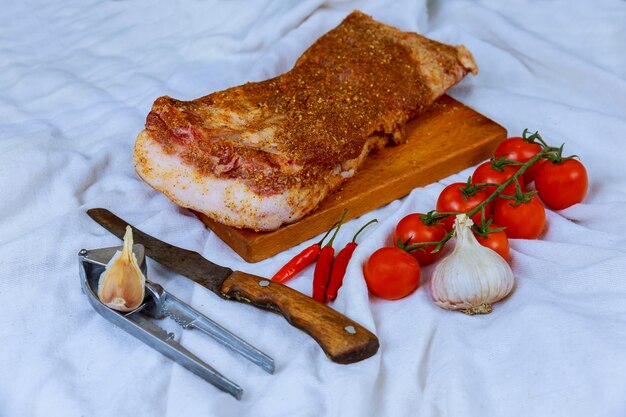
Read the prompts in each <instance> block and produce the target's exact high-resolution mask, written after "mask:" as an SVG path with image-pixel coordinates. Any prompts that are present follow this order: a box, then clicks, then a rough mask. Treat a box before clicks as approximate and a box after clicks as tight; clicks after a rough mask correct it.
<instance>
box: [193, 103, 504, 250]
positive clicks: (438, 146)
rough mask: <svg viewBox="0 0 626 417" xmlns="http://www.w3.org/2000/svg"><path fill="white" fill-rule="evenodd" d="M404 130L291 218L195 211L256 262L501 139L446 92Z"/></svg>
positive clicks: (443, 173) (451, 168) (482, 153)
mask: <svg viewBox="0 0 626 417" xmlns="http://www.w3.org/2000/svg"><path fill="white" fill-rule="evenodd" d="M406 132H407V142H406V143H404V144H402V145H398V146H388V147H386V148H384V149H382V150H381V151H378V152H376V153H375V154H372V155H370V156H369V157H368V158H367V159H366V161H365V163H364V164H363V166H362V167H361V168H360V169H359V171H358V172H357V174H356V175H355V176H354V177H352V178H350V179H349V180H347V181H346V182H345V183H344V184H343V185H342V187H341V188H340V189H338V190H337V191H335V192H334V193H333V194H331V195H330V196H328V197H327V198H326V199H325V200H324V201H322V203H321V204H320V206H319V207H318V208H317V209H316V210H315V211H314V212H312V213H310V214H309V215H307V216H306V217H304V218H303V219H301V220H300V221H298V222H296V223H293V224H289V225H286V226H282V227H281V228H280V229H278V230H275V231H272V232H255V231H253V230H250V229H237V228H234V227H230V226H225V225H223V224H221V223H217V222H215V221H213V220H211V219H210V218H208V217H207V216H205V215H203V214H201V213H196V215H197V216H198V217H199V218H200V219H201V220H202V221H203V222H204V223H205V224H206V225H207V226H208V227H209V228H210V229H211V230H213V231H214V232H215V233H216V234H217V235H218V236H219V237H220V238H221V239H222V240H223V241H224V242H226V243H227V244H228V245H229V246H230V247H231V248H232V249H233V250H234V251H235V252H237V253H238V254H239V255H240V256H241V257H242V258H243V259H245V260H246V261H248V262H258V261H260V260H262V259H265V258H269V257H270V256H273V255H275V254H277V253H279V252H282V251H283V250H285V249H288V248H291V247H292V246H294V245H297V244H298V243H301V242H304V241H305V240H307V239H310V238H312V237H314V236H317V235H319V234H320V233H322V232H325V231H326V230H328V229H329V228H330V227H331V226H332V225H333V224H334V223H335V222H336V221H338V220H339V218H340V217H341V215H342V213H343V210H344V209H345V208H347V209H348V213H347V215H346V221H348V220H350V219H353V218H356V217H359V216H361V215H362V214H364V213H367V212H369V211H371V210H374V209H376V208H378V207H381V206H383V205H385V204H387V203H389V202H391V201H393V200H396V199H399V198H401V197H404V196H405V195H407V194H408V193H410V192H411V190H413V189H414V188H416V187H421V186H424V185H427V184H430V183H432V182H435V181H437V180H440V179H441V178H445V177H447V176H449V175H452V174H454V173H456V172H459V171H461V170H462V169H464V168H467V167H469V166H472V165H475V164H477V163H479V162H481V161H483V160H485V159H488V158H489V157H490V156H491V155H492V154H493V152H494V150H495V148H496V147H497V145H498V144H499V143H500V142H501V141H502V140H504V139H505V138H506V130H505V129H504V128H503V127H502V126H500V125H499V124H497V123H495V122H494V121H492V120H490V119H488V118H487V117H485V116H483V115H482V114H480V113H477V112H476V111H474V110H472V109H470V108H469V107H467V106H465V105H463V104H462V103H460V102H458V101H456V100H454V99H453V98H451V97H449V96H443V97H442V98H440V99H439V100H438V101H437V102H436V103H435V104H434V106H433V107H432V109H431V110H430V111H428V112H427V113H424V114H423V115H421V116H419V117H418V118H417V119H415V120H413V121H411V122H410V123H409V124H408V125H407V130H406ZM433 209H434V207H433Z"/></svg>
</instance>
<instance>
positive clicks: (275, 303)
mask: <svg viewBox="0 0 626 417" xmlns="http://www.w3.org/2000/svg"><path fill="white" fill-rule="evenodd" d="M222 293H223V294H224V296H226V297H229V298H233V299H235V300H237V301H242V302H247V303H251V304H253V305H255V306H257V307H260V308H263V309H267V310H271V311H274V312H276V313H279V314H282V315H283V316H284V317H285V319H287V321H289V322H290V323H291V324H292V325H293V326H295V327H297V328H299V329H301V330H302V331H304V332H306V333H307V334H309V335H310V336H311V337H313V339H315V340H316V341H317V343H319V345H320V346H321V348H322V349H323V350H324V352H325V353H326V355H327V356H328V357H329V358H330V360H332V361H333V362H337V363H344V364H348V363H354V362H358V361H360V360H363V359H366V358H369V357H370V356H372V355H374V354H375V353H376V351H377V350H378V346H379V344H378V339H377V338H376V336H375V335H374V334H373V333H371V332H370V331H369V330H367V329H365V328H364V327H363V326H361V325H359V324H358V323H356V322H354V321H352V320H350V319H349V318H347V317H346V316H344V315H342V314H341V313H339V312H337V311H335V310H333V309H332V308H330V307H328V306H326V305H324V304H321V303H318V302H317V301H315V300H313V299H312V298H309V297H307V296H306V295H304V294H301V293H299V292H298V291H296V290H293V289H291V288H289V287H287V286H284V285H281V284H278V283H275V282H272V281H270V280H267V279H264V278H261V277H258V276H255V275H251V274H246V273H244V272H241V271H235V272H233V274H232V275H231V276H230V277H228V278H227V279H226V280H225V281H224V283H223V284H222Z"/></svg>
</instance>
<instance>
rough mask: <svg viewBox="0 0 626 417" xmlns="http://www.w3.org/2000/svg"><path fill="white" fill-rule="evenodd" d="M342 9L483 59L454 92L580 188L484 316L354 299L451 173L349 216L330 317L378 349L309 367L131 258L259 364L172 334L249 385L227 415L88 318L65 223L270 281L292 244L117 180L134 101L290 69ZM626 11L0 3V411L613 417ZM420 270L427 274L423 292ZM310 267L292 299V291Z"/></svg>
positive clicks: (310, 352)
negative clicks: (187, 252) (577, 178)
mask: <svg viewBox="0 0 626 417" xmlns="http://www.w3.org/2000/svg"><path fill="white" fill-rule="evenodd" d="M355 8H359V9H361V10H363V11H364V12H366V13H369V14H371V15H373V16H374V17H375V18H377V19H378V20H381V21H383V22H385V23H389V24H393V25H396V26H398V27H400V28H402V29H404V30H410V31H418V32H421V33H424V34H426V35H427V36H430V37H432V38H434V39H437V40H440V41H444V42H447V43H453V44H461V43H462V44H464V45H466V46H467V47H468V48H469V49H470V50H471V51H472V53H473V54H474V56H475V58H476V60H477V62H478V65H479V67H480V74H479V75H478V76H477V77H471V76H470V77H468V78H467V79H465V80H464V81H463V82H462V83H461V84H460V85H459V86H457V87H455V88H454V89H452V90H451V92H450V94H451V95H452V96H454V97H455V98H457V99H459V100H461V101H462V102H464V103H466V104H467V105H469V106H471V107H473V108H475V109H476V110H478V111H480V112H482V113H483V114H485V115H487V116H489V117H491V118H492V119H494V120H496V121H497V122H499V123H500V124H502V125H503V126H505V127H506V128H507V129H508V131H509V132H510V134H511V135H519V134H520V133H521V131H522V130H523V129H524V128H525V127H529V128H530V129H532V130H535V129H538V130H539V131H540V132H541V133H542V135H543V136H544V138H546V139H547V140H548V141H549V142H551V143H553V144H560V143H562V142H565V143H566V149H567V152H569V153H574V154H577V155H580V157H581V159H582V161H583V162H584V163H585V165H586V166H587V167H588V170H589V175H590V179H591V182H590V188H589V193H588V196H587V198H586V200H585V201H584V203H583V204H580V205H577V206H575V207H572V208H570V209H567V210H565V211H562V212H552V211H549V212H548V215H547V222H548V225H547V228H546V231H545V233H544V234H543V235H542V236H541V238H540V239H538V240H533V241H523V240H515V241H512V258H513V259H512V267H513V270H514V272H515V276H516V278H517V288H516V290H515V292H514V293H513V295H512V296H511V297H510V298H508V299H507V300H506V301H505V302H503V303H501V304H497V305H496V306H495V310H494V312H493V313H492V314H491V315H487V316H475V317H468V316H465V315H462V314H460V313H451V312H447V311H444V310H441V309H439V308H437V307H436V306H435V305H434V304H433V303H432V301H431V299H430V296H429V294H428V291H427V286H426V285H422V286H421V287H420V288H419V290H418V291H417V292H415V293H414V294H412V295H411V296H409V297H407V298H405V299H403V300H400V301H394V302H389V301H383V300H380V299H376V298H374V297H370V296H369V295H368V292H367V289H366V286H365V284H364V282H363V278H362V273H361V265H362V264H363V262H364V261H365V259H367V257H368V255H369V254H370V253H372V252H373V251H374V250H375V249H376V248H378V247H380V246H382V245H385V244H387V243H388V242H389V235H390V233H391V232H392V230H393V227H394V224H395V223H396V222H397V221H398V220H399V219H400V218H402V217H403V216H404V215H406V214H408V213H410V212H413V211H425V210H429V209H432V208H434V205H435V200H436V198H437V195H438V193H439V192H440V191H441V190H442V188H443V187H444V186H445V185H446V184H449V183H451V182H454V181H458V180H464V179H465V178H466V177H467V175H469V174H470V173H471V168H468V169H467V170H465V171H463V172H461V173H459V174H457V175H453V176H451V177H449V178H446V179H444V180H442V181H441V182H438V183H435V184H432V185H430V186H428V187H425V188H421V189H416V190H414V191H413V192H412V193H411V194H410V195H409V196H407V197H405V198H403V199H401V200H398V201H394V202H392V203H391V204H389V205H387V206H385V207H383V208H380V209H378V210H376V211H374V212H372V213H369V214H367V215H364V216H363V217H362V218H361V219H359V220H356V221H351V222H349V223H348V224H346V225H345V227H344V228H343V229H342V232H341V233H340V235H339V237H338V239H337V241H336V244H337V246H341V245H343V244H345V243H346V242H347V241H348V240H349V239H350V238H351V236H352V235H353V233H354V231H355V230H356V229H357V228H358V227H359V226H360V225H362V224H363V223H364V222H365V221H366V220H369V219H371V218H374V217H377V218H378V219H380V220H381V221H380V223H379V224H378V226H376V227H375V228H372V229H370V230H369V231H368V232H367V233H366V235H365V236H363V237H364V239H363V242H362V244H361V245H360V246H359V247H358V249H357V251H356V253H355V255H354V258H353V260H352V261H351V263H350V265H349V268H348V272H347V278H346V282H345V285H344V287H343V288H342V290H341V291H340V294H339V298H338V299H337V301H336V302H335V303H334V305H333V306H334V307H335V308H336V309H337V310H339V311H341V312H343V313H345V314H347V315H348V316H350V317H352V318H353V319H355V320H356V321H358V322H360V323H362V324H363V325H365V326H366V327H368V328H369V329H371V330H373V331H374V332H375V333H376V334H377V335H378V337H379V338H380V342H381V349H380V352H379V353H378V354H377V355H376V356H374V357H372V358H370V359H368V360H366V361H363V362H360V363H358V364H354V365H349V366H341V365H336V364H333V363H331V362H329V361H328V360H327V359H326V358H325V356H324V354H323V353H322V351H321V350H320V349H319V348H318V346H317V345H316V344H315V343H314V342H313V341H312V339H310V338H309V337H307V336H306V335H304V334H303V333H301V332H299V331H297V330H295V329H293V328H291V327H290V326H288V325H287V324H286V323H285V322H284V321H283V320H282V318H280V317H278V316H276V315H273V314H269V313H266V312H263V311H261V310H257V309H254V308H251V307H246V306H244V305H241V304H238V303H229V302H225V301H223V300H221V299H219V298H218V297H216V296H215V295H213V294H212V293H210V292H208V291H206V290H205V289H203V288H201V287H197V286H194V285H192V284H191V283H190V282H187V281H186V280H185V279H182V278H180V277H176V276H175V275H174V274H172V273H169V272H168V271H166V270H165V269H163V268H160V267H158V266H157V265H155V264H150V266H149V270H150V277H151V278H152V279H154V280H155V281H159V282H161V283H163V284H164V285H165V286H166V288H167V289H168V290H170V291H171V292H172V293H174V294H176V295H177V296H178V297H179V298H181V299H183V300H185V301H187V302H189V303H191V304H193V305H194V306H195V307H197V308H198V309H199V310H201V311H203V312H205V313H206V314H207V315H209V316H210V317H212V318H213V319H215V320H216V321H218V322H220V323H222V324H223V325H225V326H226V327H228V328H229V329H231V330H233V331H235V332H237V333H238V334H240V335H241V336H243V337H244V338H245V339H247V340H249V341H251V342H252V343H253V344H255V345H256V346H258V347H259V348H261V349H262V350H264V351H266V352H267V353H269V354H270V355H271V356H273V357H274V358H275V359H276V363H277V370H276V373H275V374H274V375H268V374H266V373H264V372H263V371H262V370H260V369H259V368H257V367H256V366H254V365H252V364H250V363H248V362H247V361H244V360H242V359H240V358H239V357H237V356H235V355H233V354H232V353H230V352H228V351H226V350H225V349H224V348H222V347H220V346H219V345H217V344H216V343H214V342H212V341H211V340H210V339H208V338H207V337H205V336H204V335H202V334H197V333H196V332H193V331H187V332H185V333H184V334H183V332H182V331H181V330H180V329H177V328H176V327H175V326H173V327H172V329H175V330H174V331H175V332H176V338H177V340H180V341H181V342H182V343H183V344H184V345H186V346H187V347H188V348H189V349H190V350H192V351H194V352H196V353H198V354H199V356H200V357H202V358H203V359H205V360H206V361H207V362H209V363H211V364H213V365H214V366H215V367H216V368H217V369H218V370H221V371H222V372H223V373H224V374H225V375H226V376H228V377H230V378H232V379H233V380H235V381H236V382H238V383H239V384H240V385H242V386H243V388H244V389H245V394H244V397H243V399H242V400H241V401H236V400H234V399H233V398H231V397H230V396H228V395H226V394H223V393H221V392H219V391H218V390H216V389H215V388H214V387H213V386H211V385H209V384H207V383H205V382H204V381H202V380H201V379H200V378H198V377H196V376H195V375H193V374H191V373H189V372H187V371H186V370H185V369H183V368H181V367H180V366H178V365H175V364H173V363H172V362H171V361H169V360H168V359H166V358H164V357H163V356H161V355H159V354H158V353H156V352H154V351H153V350H151V349H150V348H148V347H147V346H145V345H143V344H142V343H141V342H139V341H137V340H136V339H134V338H132V337H131V336H129V335H127V334H126V333H124V332H123V331H121V330H120V329H117V328H115V327H113V326H112V325H111V324H110V323H109V322H107V321H105V320H104V319H102V318H101V317H100V316H98V315H97V314H96V313H95V312H94V311H93V310H92V309H91V307H90V306H89V304H88V303H87V300H86V299H85V297H84V295H83V294H82V293H81V291H80V288H79V280H78V264H77V256H76V254H77V252H78V251H79V249H81V248H84V247H85V248H95V247H103V246H112V245H115V244H117V243H118V242H119V241H118V240H117V239H116V238H114V237H113V236H112V235H110V234H109V233H108V232H106V231H105V230H104V229H102V228H101V227H100V226H98V225H97V224H95V223H94V222H93V221H92V220H91V219H89V218H88V217H87V215H86V214H85V210H86V209H87V208H90V207H98V206H101V207H107V208H109V209H111V210H113V211H114V212H116V213H117V214H118V215H120V216H122V217H123V218H125V219H127V220H128V221H130V222H132V223H133V224H134V225H136V226H137V227H139V228H141V229H143V230H145V231H147V232H149V233H151V234H153V235H155V236H158V237H160V238H162V239H164V240H166V241H168V242H171V243H173V244H176V245H179V246H183V247H186V248H190V249H193V250H196V251H199V252H201V253H202V254H203V255H204V256H206V257H207V258H209V259H211V260H213V261H215V262H217V263H220V264H222V265H225V266H229V267H231V268H236V269H240V270H243V271H248V272H254V273H257V274H259V275H264V276H269V275H271V274H272V273H273V272H274V271H275V270H276V269H277V267H278V266H280V265H282V264H283V263H284V262H285V261H287V260H288V259H289V258H290V257H291V256H293V255H294V254H295V253H297V252H298V251H299V250H301V249H302V248H303V247H305V246H306V245H308V244H310V243H311V242H312V241H314V240H313V239H312V240H311V241H309V242H306V243H303V244H301V245H298V246H296V247H294V248H292V249H291V250H289V251H287V252H284V253H281V254H279V255H276V256H274V257H273V258H271V259H267V260H265V261H262V262H259V263H257V264H248V263H245V262H243V261H242V260H241V259H240V258H239V257H238V256H237V255H236V254H235V253H234V252H233V251H231V250H230V249H229V248H228V247H227V246H226V245H225V244H224V243H223V242H221V241H220V240H219V238H217V237H216V236H215V235H214V234H212V233H211V232H210V231H209V230H207V229H206V228H205V227H204V226H203V225H202V223H200V222H199V221H198V220H197V219H196V218H195V217H194V216H193V215H191V214H190V213H189V212H188V211H186V210H183V209H180V208H178V207H176V206H175V205H173V204H172V203H170V202H169V201H168V200H167V199H166V198H165V197H164V196H162V195H160V194H158V193H156V192H154V191H153V190H152V189H150V188H149V187H148V186H146V185H145V184H144V183H142V182H141V181H140V180H139V179H138V177H137V176H136V175H135V173H134V171H133V169H132V166H131V154H132V145H133V143H134V138H135V135H136V134H137V133H138V132H139V131H140V130H141V129H142V126H143V123H144V121H145V116H146V114H147V113H148V111H149V109H150V106H151V104H152V102H153V100H154V99H155V98H156V97H158V96H161V95H170V96H172V97H176V98H180V99H192V98H195V97H199V96H202V95H205V94H208V93H210V92H213V91H215V90H221V89H224V88H227V87H230V86H234V85H238V84H241V83H243V82H246V81H251V80H262V79H265V78H268V77H271V76H274V75H277V74H279V73H282V72H284V71H286V70H288V69H289V68H290V67H291V66H292V64H293V63H294V61H295V60H296V58H297V57H298V56H299V55H300V54H301V53H302V51H304V49H305V48H306V47H308V46H309V45H310V44H311V43H312V42H313V41H314V40H315V39H316V38H317V37H319V36H320V35H321V34H323V33H324V32H326V31H327V30H329V29H330V28H332V27H334V26H335V25H336V24H338V23H339V22H340V20H341V19H342V18H343V17H344V16H346V15H347V14H348V13H349V12H350V11H351V10H353V9H355ZM625 46H626V3H625V2H624V1H595V2H583V1H550V2H548V1H540V2H530V1H521V0H519V1H513V2H498V1H483V2H467V1H460V0H459V1H456V0H454V1H445V2H428V3H426V2H425V1H415V2H411V1H385V2H371V3H369V2H364V1H363V2H360V1H335V2H332V1H328V2H323V1H317V0H310V1H303V2H300V1H290V2H287V1H286V2H271V1H269V0H265V1H257V2H247V1H243V0H242V1H231V2H222V1H187V0H182V1H176V2H174V1H172V2H161V3H160V4H158V3H157V2H154V1H147V0H145V1H144V0H137V1H94V0H91V1H88V0H81V1H68V2H53V1H50V2H45V1H32V2H19V1H15V2H4V3H3V5H2V7H1V11H0V58H1V59H0V66H1V69H0V139H1V141H0V196H1V199H0V219H1V220H0V271H1V273H0V306H1V307H0V309H1V311H0V312H1V314H0V375H1V376H0V415H2V416H47V417H49V416H64V417H70V416H183V415H184V416H244V415H245V416H248V415H249V416H291V417H295V416H359V417H362V416H386V417H393V416H416V415H419V416H466V417H469V416H477V417H479V416H480V417H484V416H530V415H532V416H624V415H626V397H625V396H624V393H625V392H626V277H625V274H626V239H625V238H624V234H625V232H626V216H625V215H626V209H625V207H626V206H625V203H626V168H625V164H624V160H626V151H625V150H624V145H623V143H624V142H623V141H624V136H625V134H626V121H625V120H626V56H625V54H624V50H625ZM431 272H432V269H431V268H429V267H428V268H424V270H423V276H424V277H425V281H426V280H427V277H428V276H429V274H430V273H431ZM311 277H312V270H311V269H308V270H306V271H305V272H304V273H303V274H302V275H301V276H300V277H299V278H297V279H294V280H293V281H292V282H291V283H290V285H292V286H293V287H295V288H297V289H299V290H302V291H304V292H308V291H310V281H311Z"/></svg>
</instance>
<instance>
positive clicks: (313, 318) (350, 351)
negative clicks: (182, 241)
mask: <svg viewBox="0 0 626 417" xmlns="http://www.w3.org/2000/svg"><path fill="white" fill-rule="evenodd" d="M87 214H88V215H89V216H90V217H91V218H92V219H93V220H95V221H96V222H97V223H98V224H100V225H101V226H102V227H104V228H105V229H107V230H108V231H109V232H111V233H113V234H114V235H115V236H117V237H118V238H120V239H122V238H123V236H124V232H125V229H126V226H127V225H130V224H129V223H128V222H126V221H125V220H123V219H121V218H119V217H117V216H116V215H115V214H113V213H111V212H110V211H109V210H107V209H103V208H93V209H89V210H87ZM130 226H131V227H132V229H133V238H134V241H135V243H140V244H142V245H143V246H144V247H145V250H146V255H147V256H148V257H150V258H152V259H154V260H155V261H157V262H158V263H160V264H161V265H163V266H165V267H167V268H169V269H170V270H172V271H174V272H176V273H178V274H180V275H183V276H185V277H187V278H189V279H191V280H192V281H194V282H196V283H198V284H200V285H202V286H203V287H205V288H207V289H209V290H211V291H213V292H214V293H216V294H217V295H219V296H220V297H222V298H225V299H228V300H234V301H239V302H243V303H248V304H251V305H253V306H255V307H258V308H261V309H265V310H269V311H272V312H274V313H278V314H281V315H282V316H283V317H284V318H285V319H286V320H287V321H288V322H289V323H290V324H291V325H292V326H294V327H296V328H298V329H300V330H302V331H304V332H305V333H307V334H308V335H309V336H311V337H312V338H313V339H314V340H315V341H316V342H317V343H318V344H319V345H320V347H321V348H322V350H323V351H324V353H325V354H326V356H327V357H328V358H329V359H330V360H331V361H333V362H336V363H341V364H349V363H354V362H359V361H361V360H363V359H367V358H369V357H371V356H373V355H374V354H375V353H376V352H377V351H378V347H379V342H378V338H377V337H376V336H375V335H374V334H373V333H372V332H370V331H369V330H367V329H366V328H364V327H363V326H361V325H360V324H358V323H356V322H355V321H353V320H351V319H349V318H348V317H346V316H344V315H343V314H341V313H339V312H337V311H336V310H333V309H332V308H330V307H328V306H327V305H325V304H322V303H318V302H317V301H315V300H313V299H312V298H310V297H307V296H306V295H304V294H302V293H300V292H298V291H296V290H293V289H291V288H289V287H287V286H285V285H282V284H279V283H277V282H274V281H271V280H268V279H266V278H262V277H259V276H256V275H252V274H248V273H245V272H241V271H233V270H232V269H230V268H226V267H223V266H220V265H217V264H214V263H213V262H211V261H209V260H207V259H205V258H204V257H202V255H200V254H199V253H198V252H194V251H190V250H187V249H182V248H179V247H176V246H174V245H170V244H169V243H166V242H163V241H161V240H159V239H157V238H155V237H152V236H150V235H148V234H147V233H144V232H142V231H141V230H139V229H137V228H136V227H134V226H132V225H130Z"/></svg>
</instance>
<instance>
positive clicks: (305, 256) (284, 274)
mask: <svg viewBox="0 0 626 417" xmlns="http://www.w3.org/2000/svg"><path fill="white" fill-rule="evenodd" d="M335 226H337V223H335V224H334V225H333V227H332V228H330V229H329V230H328V231H327V232H326V234H325V235H324V237H323V238H322V240H320V241H319V242H317V243H314V244H312V245H311V246H309V247H308V248H305V249H304V250H303V251H302V252H300V253H299V254H297V255H296V256H294V257H293V258H291V260H290V261H289V262H287V263H286V264H285V265H284V266H283V267H282V268H280V269H279V270H278V272H276V273H275V274H274V276H273V277H272V281H276V282H280V283H283V282H287V281H289V280H290V279H291V278H293V277H294V276H295V275H296V274H297V273H298V272H300V271H302V270H303V269H304V268H306V267H307V266H309V265H311V264H312V263H313V262H315V260H316V259H317V257H318V255H319V254H320V247H321V245H322V243H323V242H324V239H326V237H327V236H328V234H329V233H330V232H332V230H333V229H334V228H335Z"/></svg>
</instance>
